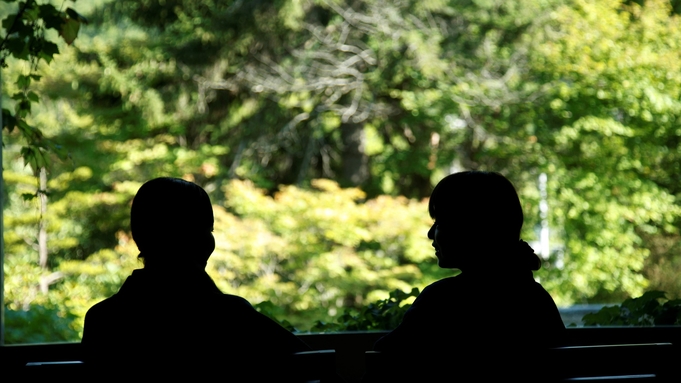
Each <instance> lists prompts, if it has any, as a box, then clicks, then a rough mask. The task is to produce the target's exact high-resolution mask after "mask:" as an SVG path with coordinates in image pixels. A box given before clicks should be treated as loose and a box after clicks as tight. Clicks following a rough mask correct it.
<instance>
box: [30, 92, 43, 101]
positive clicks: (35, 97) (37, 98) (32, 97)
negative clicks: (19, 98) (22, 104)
mask: <svg viewBox="0 0 681 383" xmlns="http://www.w3.org/2000/svg"><path fill="white" fill-rule="evenodd" d="M27 97H28V99H29V100H31V101H32V102H40V97H38V95H37V94H36V93H35V92H28V94H27Z"/></svg>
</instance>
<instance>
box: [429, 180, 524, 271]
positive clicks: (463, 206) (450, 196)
mask: <svg viewBox="0 0 681 383" xmlns="http://www.w3.org/2000/svg"><path fill="white" fill-rule="evenodd" d="M428 210H429V212H430V216H431V217H432V218H433V219H434V220H435V223H434V224H433V226H432V227H431V229H430V230H429V231H428V238H430V239H432V240H433V247H435V249H436V255H437V257H438V262H439V265H440V266H441V267H443V268H459V269H462V270H463V269H470V268H476V267H479V266H485V267H489V266H492V265H491V264H490V263H494V262H501V263H505V261H507V260H506V259H501V258H500V259H494V257H504V256H509V255H508V253H509V249H513V252H515V249H516V248H518V244H519V243H520V229H521V228H522V226H523V210H522V207H521V205H520V199H519V198H518V193H516V191H515V188H514V187H513V184H511V182H510V181H509V180H508V179H506V178H505V177H504V176H502V175H501V174H499V173H495V172H483V171H466V172H461V173H455V174H451V175H449V176H447V177H445V178H444V179H442V181H440V182H439V183H438V184H437V186H435V189H434V190H433V193H432V194H431V196H430V201H429V204H428ZM530 250H531V249H530ZM490 257H492V259H490ZM535 258H536V256H535Z"/></svg>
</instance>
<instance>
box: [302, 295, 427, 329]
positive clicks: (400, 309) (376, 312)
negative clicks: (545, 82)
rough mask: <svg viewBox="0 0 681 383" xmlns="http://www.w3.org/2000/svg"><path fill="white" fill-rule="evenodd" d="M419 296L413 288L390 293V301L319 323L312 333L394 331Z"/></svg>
mask: <svg viewBox="0 0 681 383" xmlns="http://www.w3.org/2000/svg"><path fill="white" fill-rule="evenodd" d="M418 295H419V289H417V288H413V289H412V290H411V291H410V292H408V293H405V292H404V291H402V290H394V291H391V292H390V297H389V298H388V299H380V300H377V301H376V302H372V303H369V304H368V305H367V306H365V307H362V308H361V309H359V310H349V311H348V312H345V313H343V314H342V315H340V316H339V317H338V318H336V320H335V321H334V322H332V323H324V322H322V321H318V322H317V323H316V324H315V325H314V326H313V327H312V329H311V330H310V331H312V332H330V331H371V330H393V329H395V328H396V327H397V326H398V325H399V324H400V322H402V318H403V317H404V314H405V313H406V312H407V310H408V309H409V307H411V303H410V302H413V300H414V298H416V297H417V296H418ZM407 302H409V303H407Z"/></svg>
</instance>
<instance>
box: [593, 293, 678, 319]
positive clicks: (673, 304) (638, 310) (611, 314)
mask: <svg viewBox="0 0 681 383" xmlns="http://www.w3.org/2000/svg"><path fill="white" fill-rule="evenodd" d="M661 301H664V303H660V302H661ZM582 321H583V322H584V325H585V326H671V325H680V324H681V300H680V299H675V300H667V299H666V293H664V292H662V291H648V292H646V293H645V294H643V295H642V296H640V297H638V298H628V299H626V300H625V301H624V302H622V304H621V305H619V306H608V307H603V308H602V309H601V310H600V311H598V312H596V313H590V314H586V315H585V316H584V318H583V319H582Z"/></svg>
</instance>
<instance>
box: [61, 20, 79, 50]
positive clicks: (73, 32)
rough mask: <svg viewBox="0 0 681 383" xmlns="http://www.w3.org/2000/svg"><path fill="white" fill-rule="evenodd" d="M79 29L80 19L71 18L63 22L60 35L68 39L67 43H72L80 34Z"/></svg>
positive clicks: (65, 39)
mask: <svg viewBox="0 0 681 383" xmlns="http://www.w3.org/2000/svg"><path fill="white" fill-rule="evenodd" d="M79 30H80V21H78V20H76V19H71V18H69V19H66V20H64V22H63V23H62V25H61V30H60V31H59V35H61V37H63V38H64V41H66V43H67V44H69V45H71V44H72V43H73V41H74V40H75V39H76V37H77V36H78V31H79Z"/></svg>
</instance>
